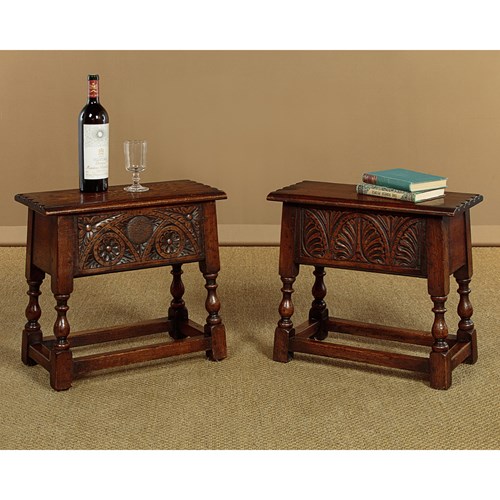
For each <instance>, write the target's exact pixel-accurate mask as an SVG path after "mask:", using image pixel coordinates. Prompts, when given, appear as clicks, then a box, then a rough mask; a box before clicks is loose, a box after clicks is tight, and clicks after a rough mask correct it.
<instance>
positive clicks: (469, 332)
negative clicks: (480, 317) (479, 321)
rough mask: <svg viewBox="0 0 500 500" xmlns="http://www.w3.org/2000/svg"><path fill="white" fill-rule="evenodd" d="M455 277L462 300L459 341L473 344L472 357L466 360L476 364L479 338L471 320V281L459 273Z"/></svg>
mask: <svg viewBox="0 0 500 500" xmlns="http://www.w3.org/2000/svg"><path fill="white" fill-rule="evenodd" d="M455 277H456V280H457V283H458V290H457V291H458V293H459V294H460V300H459V302H458V307H457V312H458V315H459V316H460V321H459V323H458V331H457V341H458V342H470V343H471V355H470V356H469V357H468V358H467V359H466V360H465V362H466V363H469V364H474V363H475V362H476V361H477V336H476V330H475V328H474V322H473V321H472V320H471V316H472V312H473V308H472V303H471V301H470V299H469V294H470V288H469V283H470V281H471V279H470V278H461V277H460V275H459V274H458V273H456V274H455Z"/></svg>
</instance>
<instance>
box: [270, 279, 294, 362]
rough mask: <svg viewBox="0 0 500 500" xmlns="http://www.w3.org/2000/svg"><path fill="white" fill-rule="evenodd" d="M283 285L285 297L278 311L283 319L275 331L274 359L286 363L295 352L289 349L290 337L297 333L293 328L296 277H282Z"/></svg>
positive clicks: (282, 290) (282, 289)
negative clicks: (293, 296)
mask: <svg viewBox="0 0 500 500" xmlns="http://www.w3.org/2000/svg"><path fill="white" fill-rule="evenodd" d="M281 281H282V282H283V287H282V288H281V292H282V293H283V297H282V299H281V302H280V305H279V308H278V311H279V313H280V316H281V319H280V320H279V321H278V326H277V327H276V330H275V332H274V351H273V359H274V361H281V362H282V363H286V362H288V361H290V360H291V359H292V358H293V353H292V352H291V351H290V350H289V349H288V346H289V342H290V338H291V337H293V336H294V335H295V329H294V328H293V322H292V316H293V312H294V307H293V302H292V293H293V292H294V290H293V288H292V286H293V283H294V282H295V277H291V278H285V277H283V276H282V277H281Z"/></svg>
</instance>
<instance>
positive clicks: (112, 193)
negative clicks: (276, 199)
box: [15, 180, 226, 391]
mask: <svg viewBox="0 0 500 500" xmlns="http://www.w3.org/2000/svg"><path fill="white" fill-rule="evenodd" d="M148 186H149V188H150V189H149V191H147V192H143V193H128V192H126V191H124V190H123V186H114V187H111V188H110V189H109V190H108V191H107V192H104V193H80V191H79V190H76V189H75V190H65V191H52V192H42V193H31V194H18V195H16V197H15V199H16V201H18V202H20V203H22V204H24V205H26V206H27V207H28V209H29V211H28V235H27V249H26V278H27V280H28V285H29V291H28V295H29V303H28V306H27V308H26V317H27V319H28V322H27V323H26V325H25V328H24V330H23V334H22V361H23V362H24V363H25V364H26V365H35V364H37V363H39V364H40V365H42V366H43V367H44V368H45V369H46V370H48V371H49V373H50V384H51V386H52V387H53V388H54V389H55V390H57V391H60V390H64V389H68V388H69V387H71V383H72V380H73V379H74V378H76V377H78V376H81V375H83V374H85V373H88V372H90V371H93V370H99V369H102V368H111V367H117V366H123V365H127V364H129V363H137V362H143V361H149V360H153V359H161V358H165V357H168V356H175V355H180V354H186V353H191V352H197V351H206V354H207V356H208V357H209V358H210V359H212V360H222V359H224V358H225V357H226V334H225V327H224V325H223V323H222V320H221V318H220V316H219V310H220V301H219V299H218V297H217V294H216V289H217V284H216V278H217V275H218V272H219V269H220V263H219V246H218V239H217V218H216V210H215V201H216V200H221V199H225V198H226V194H225V193H224V192H223V191H220V190H218V189H215V188H212V187H210V186H205V185H203V184H199V183H197V182H193V181H189V180H180V181H170V182H157V183H151V184H149V185H148ZM189 262H198V263H199V268H200V271H201V272H202V273H203V276H204V278H205V283H206V284H205V288H206V290H207V299H206V303H205V308H206V310H207V312H208V317H207V320H206V324H205V325H204V326H201V325H198V324H196V323H195V322H193V321H191V320H190V319H189V318H188V311H187V308H186V306H185V303H184V300H183V298H182V297H183V294H184V284H183V282H182V279H181V275H182V273H183V271H182V269H181V268H182V265H183V264H185V263H189ZM167 265H168V266H172V270H171V274H172V276H173V279H172V283H171V286H170V292H171V294H172V301H171V303H170V307H169V308H168V313H166V316H165V317H163V318H158V319H153V320H150V321H143V322H140V323H136V324H128V325H121V326H115V327H111V328H104V329H96V330H89V331H84V332H80V333H76V334H72V335H69V334H70V325H69V322H68V318H67V316H66V313H67V311H68V308H69V306H68V299H69V298H70V294H71V292H72V291H73V280H74V278H78V277H81V276H94V275H97V274H102V273H109V272H115V271H116V272H117V271H129V270H135V269H143V268H149V267H155V266H167ZM45 273H47V274H50V276H51V288H52V293H53V294H54V297H55V300H56V304H57V305H56V306H55V309H56V311H57V318H56V321H55V325H54V337H45V338H44V337H43V335H42V331H41V328H40V324H39V323H38V320H39V319H40V316H41V309H40V306H39V302H38V296H39V295H40V293H41V292H40V286H41V284H42V281H43V279H44V277H45ZM161 332H168V334H169V335H170V336H171V337H172V339H173V340H172V339H170V340H169V341H166V342H160V343H155V344H150V345H146V346H142V347H137V348H130V349H122V350H114V351H111V352H105V353H100V354H93V355H85V356H80V357H75V358H74V357H73V348H77V347H79V346H85V345H93V344H97V343H102V342H108V341H112V340H121V339H127V338H134V337H139V336H144V335H151V334H156V333H161Z"/></svg>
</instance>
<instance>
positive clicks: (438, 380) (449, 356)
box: [267, 181, 483, 389]
mask: <svg viewBox="0 0 500 500" xmlns="http://www.w3.org/2000/svg"><path fill="white" fill-rule="evenodd" d="M267 199H268V200H271V201H279V202H282V203H283V212H282V222H281V242H280V260H279V274H280V276H281V281H282V282H283V288H282V289H281V291H282V294H283V297H282V300H281V303H280V306H279V313H280V315H281V319H280V320H279V322H278V326H277V328H276V331H275V338H274V354H273V359H274V360H275V361H280V362H287V361H289V360H290V359H291V358H292V357H293V354H294V352H302V353H308V354H315V355H321V356H328V357H332V358H340V359H345V360H352V361H358V362H365V363H372V364H375V365H382V366H387V367H393V368H400V369H405V370H413V371H418V372H424V373H427V374H429V378H430V385H431V387H433V388H435V389H448V388H449V387H450V385H451V373H452V370H453V369H455V368H456V367H457V366H458V365H459V364H460V363H462V362H467V363H475V362H476V360H477V340H476V331H475V329H474V323H473V322H472V320H471V316H472V305H471V302H470V299H469V293H470V289H469V283H470V281H471V276H472V251H471V237H470V208H471V207H473V206H474V205H477V204H478V203H480V202H481V201H482V199H483V197H482V196H481V195H478V194H465V193H452V192H448V193H447V194H446V195H445V196H444V197H443V198H439V199H435V200H431V201H427V202H422V203H417V204H415V203H410V202H402V201H397V200H391V199H386V198H378V197H373V196H366V195H360V194H359V195H358V194H357V193H356V191H355V186H354V185H348V184H334V183H327V182H313V181H303V182H299V183H298V184H294V185H292V186H288V187H285V188H283V189H279V190H277V191H274V192H272V193H270V194H269V196H268V198H267ZM301 264H307V265H312V266H314V272H313V274H314V276H315V281H314V285H313V287H312V295H313V298H314V300H313V302H312V305H311V309H310V312H309V319H308V321H306V322H305V323H303V324H301V325H300V326H298V327H297V328H294V326H293V322H292V315H293V312H294V306H293V302H292V293H293V288H292V285H293V283H294V281H295V279H296V276H297V274H298V273H299V266H300V265H301ZM325 267H337V268H344V269H355V270H362V271H372V272H379V273H388V274H397V275H405V276H415V277H420V278H427V288H428V292H429V294H430V296H431V300H432V302H433V305H434V307H433V308H432V311H433V312H434V323H433V325H432V329H431V332H430V333H429V332H423V331H417V330H407V329H401V328H393V327H387V326H382V325H374V324H369V323H362V322H358V321H349V320H346V319H341V318H336V317H329V315H328V314H329V313H328V309H327V306H326V303H325V301H324V299H325V297H326V287H325V283H324V276H325ZM451 274H453V275H454V277H455V278H456V281H457V283H458V293H459V294H460V300H459V304H458V315H459V316H460V321H459V323H458V331H457V334H456V335H448V326H447V324H446V321H445V312H446V308H445V303H446V300H447V296H448V294H449V289H450V275H451ZM329 332H340V333H346V334H352V335H356V336H361V337H363V336H365V337H373V338H378V339H383V340H388V341H396V342H404V343H409V344H416V345H424V346H430V347H431V352H430V356H429V358H424V357H419V356H410V355H407V354H398V353H394V352H385V351H379V350H371V349H364V348H358V347H353V346H348V345H339V344H335V343H334V342H331V341H325V339H326V338H327V336H328V333H329Z"/></svg>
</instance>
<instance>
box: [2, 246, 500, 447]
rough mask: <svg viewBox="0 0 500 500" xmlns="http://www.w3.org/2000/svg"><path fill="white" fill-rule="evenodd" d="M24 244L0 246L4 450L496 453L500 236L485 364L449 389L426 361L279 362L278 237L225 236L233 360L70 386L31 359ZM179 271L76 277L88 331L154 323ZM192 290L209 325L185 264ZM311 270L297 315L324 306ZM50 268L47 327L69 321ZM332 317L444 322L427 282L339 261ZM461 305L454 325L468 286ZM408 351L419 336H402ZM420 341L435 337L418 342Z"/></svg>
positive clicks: (482, 297) (479, 319)
mask: <svg viewBox="0 0 500 500" xmlns="http://www.w3.org/2000/svg"><path fill="white" fill-rule="evenodd" d="M24 252H25V249H24V248H0V271H1V276H2V283H1V285H0V287H1V291H2V302H1V319H2V321H1V331H0V355H1V362H0V363H1V364H0V398H1V404H0V448H1V449H4V450H5V449H498V448H499V445H500V383H499V381H500V331H499V325H500V308H499V298H500V248H475V249H474V259H475V260H474V267H475V274H474V278H473V281H472V283H471V288H472V294H471V300H472V303H473V305H474V316H473V319H474V321H475V324H476V328H477V330H478V336H479V361H478V363H477V364H476V365H472V366H471V365H461V366H459V367H458V368H457V369H456V370H454V372H453V385H452V387H451V389H449V390H448V391H437V390H433V389H430V388H429V385H428V382H427V380H426V379H425V378H423V377H422V376H420V375H418V374H415V373H413V372H405V371H400V370H392V369H384V368H378V367H368V366H366V365H361V364H357V363H351V362H343V361H339V360H333V359H327V358H320V357H311V356H307V355H300V354H297V355H296V359H295V360H294V361H292V362H291V363H288V364H281V363H276V362H273V361H272V359H271V353H272V342H273V334H274V328H275V325H276V322H277V320H278V314H277V307H278V304H279V301H280V298H281V293H280V287H281V282H280V280H279V276H278V273H277V263H278V249H277V248H222V249H221V263H222V270H221V273H220V275H219V280H218V283H219V289H218V292H219V297H220V299H221V302H222V309H221V315H222V317H223V320H224V322H225V324H226V329H227V340H228V349H229V357H228V358H227V359H226V360H224V361H222V362H219V363H213V362H210V361H208V360H206V359H205V357H204V354H202V353H199V354H190V355H186V356H183V357H177V358H169V359H166V360H160V361H155V362H151V363H145V364H142V365H140V366H133V367H126V368H120V369H115V370H107V371H106V372H95V373H93V374H91V375H90V376H88V377H86V378H83V379H78V380H76V381H74V384H73V387H72V388H71V389H70V390H69V391H66V392H59V393H57V392H55V391H53V390H52V389H51V388H50V386H49V377H48V372H47V371H46V370H44V369H43V368H41V367H40V366H35V367H26V366H24V365H23V364H22V363H21V360H20V339H21V336H20V332H21V330H22V328H23V325H24V323H25V317H24V309H25V307H26V303H27V295H26V284H25V280H24ZM168 270H169V269H168V268H161V269H151V270H144V271H136V272H130V273H118V274H111V275H106V276H99V277H94V278H85V279H78V280H76V281H75V291H74V293H73V295H72V296H71V299H70V302H69V305H70V310H69V312H68V318H69V321H70V324H71V326H72V328H73V330H74V331H78V330H82V329H85V328H95V327H98V326H103V325H110V324H120V323H126V322H129V321H140V320H143V319H150V318H153V317H158V316H161V315H162V314H164V311H165V310H166V308H167V306H168V302H169V300H170V298H169V292H168V289H169V284H170V274H169V272H168ZM184 270H185V273H184V275H183V278H184V282H185V285H186V294H185V297H184V298H185V300H186V303H187V306H188V308H189V311H190V315H191V317H192V319H193V320H195V321H197V322H201V323H203V322H204V319H205V316H206V313H205V310H204V301H205V289H204V288H203V280H202V277H201V276H200V274H199V272H198V268H197V265H196V264H190V265H186V266H184ZM311 271H312V269H311V268H310V267H306V266H304V267H302V268H301V273H300V275H299V277H298V279H297V282H296V286H295V287H294V288H295V290H296V292H295V294H294V303H295V306H296V310H295V315H294V317H293V319H294V320H295V324H296V325H298V324H299V323H301V322H302V321H303V320H304V319H305V317H306V315H307V311H308V308H309V306H310V302H311V295H310V288H311V286H312V282H313V276H312V274H311ZM49 281H50V278H48V279H47V280H46V282H45V283H44V285H43V287H42V291H43V294H42V296H41V297H40V300H41V306H42V309H43V311H44V314H43V315H42V320H41V323H42V326H43V328H44V331H45V332H46V333H48V334H50V333H51V332H52V325H53V321H54V318H55V312H54V309H53V306H54V303H53V298H52V296H51V292H50V283H49ZM326 284H327V287H328V295H327V303H328V306H329V309H330V314H331V315H333V314H335V315H337V316H341V317H346V318H351V319H360V320H363V321H372V322H377V323H384V324H388V325H396V326H397V325H400V326H403V327H409V328H419V329H430V326H431V324H432V320H433V315H432V312H431V307H432V303H431V301H430V299H429V297H428V295H427V291H426V283H425V280H421V279H415V278H401V277H394V276H393V277H390V276H384V275H378V274H368V273H359V272H352V271H351V272H347V271H341V270H334V269H329V270H327V280H326ZM455 289H456V286H455V283H454V282H452V290H453V292H452V293H451V294H450V298H449V301H448V304H447V305H448V314H447V320H448V324H449V326H450V330H451V329H452V328H455V325H456V321H457V320H456V313H455V309H456V305H457V302H458V294H456V293H455V292H454V291H455ZM403 349H404V350H405V352H409V349H410V347H408V346H406V347H403ZM418 352H421V348H418Z"/></svg>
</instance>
